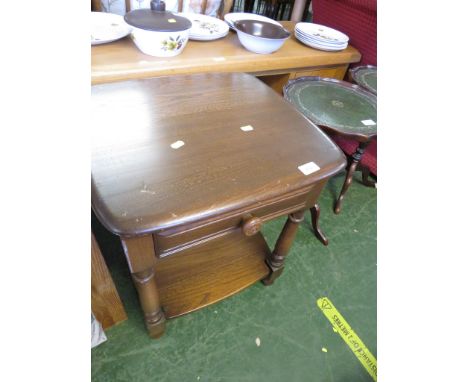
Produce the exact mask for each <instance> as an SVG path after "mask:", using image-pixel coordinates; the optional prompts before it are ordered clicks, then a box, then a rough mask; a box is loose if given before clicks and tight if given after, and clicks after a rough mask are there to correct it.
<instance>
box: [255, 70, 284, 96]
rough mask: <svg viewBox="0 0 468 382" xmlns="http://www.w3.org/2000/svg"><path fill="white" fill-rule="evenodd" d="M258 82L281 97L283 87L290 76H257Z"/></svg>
mask: <svg viewBox="0 0 468 382" xmlns="http://www.w3.org/2000/svg"><path fill="white" fill-rule="evenodd" d="M258 79H259V80H261V81H262V82H263V83H265V84H267V85H268V86H269V87H270V88H272V89H273V90H274V91H275V92H277V93H278V94H280V95H283V86H284V85H286V84H287V83H288V81H289V79H290V74H289V73H285V74H274V75H270V76H259V77H258Z"/></svg>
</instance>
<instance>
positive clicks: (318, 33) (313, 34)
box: [294, 23, 349, 52]
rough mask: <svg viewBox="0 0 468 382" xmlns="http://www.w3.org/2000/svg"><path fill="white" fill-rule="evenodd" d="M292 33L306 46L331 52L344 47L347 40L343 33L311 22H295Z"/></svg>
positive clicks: (346, 44)
mask: <svg viewBox="0 0 468 382" xmlns="http://www.w3.org/2000/svg"><path fill="white" fill-rule="evenodd" d="M294 35H295V36H296V38H297V39H298V40H299V41H300V42H302V43H303V44H306V45H307V46H310V47H312V48H315V49H320V50H327V51H331V52H334V51H338V50H343V49H346V47H347V46H348V41H349V37H348V36H346V35H345V34H344V33H341V32H339V31H337V30H336V29H332V28H329V27H326V26H324V25H320V24H313V23H297V24H296V27H295V28H294Z"/></svg>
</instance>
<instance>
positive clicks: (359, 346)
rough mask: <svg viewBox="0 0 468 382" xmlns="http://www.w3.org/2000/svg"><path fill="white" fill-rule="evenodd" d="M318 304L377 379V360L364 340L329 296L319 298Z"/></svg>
mask: <svg viewBox="0 0 468 382" xmlns="http://www.w3.org/2000/svg"><path fill="white" fill-rule="evenodd" d="M317 305H318V307H319V309H320V310H321V311H322V312H323V314H324V315H325V317H327V318H328V320H329V321H330V322H331V324H332V325H333V330H335V331H337V332H338V333H339V334H340V336H341V338H343V340H344V342H346V344H347V345H348V346H349V348H350V349H351V351H352V352H353V353H354V355H355V356H356V357H357V359H358V360H359V362H361V364H362V365H363V366H364V368H365V369H366V370H367V372H368V373H369V374H370V376H371V377H372V379H373V380H374V381H377V360H376V359H375V357H374V356H373V355H372V353H371V352H370V351H369V349H367V347H366V345H364V342H362V341H361V339H360V338H359V337H358V335H357V334H356V333H355V332H354V330H353V329H351V326H350V325H349V324H348V323H347V322H346V320H345V319H344V318H343V316H342V315H341V314H340V312H338V310H336V308H335V306H334V305H333V304H332V302H331V301H330V300H329V299H328V298H326V297H321V298H319V299H318V300H317Z"/></svg>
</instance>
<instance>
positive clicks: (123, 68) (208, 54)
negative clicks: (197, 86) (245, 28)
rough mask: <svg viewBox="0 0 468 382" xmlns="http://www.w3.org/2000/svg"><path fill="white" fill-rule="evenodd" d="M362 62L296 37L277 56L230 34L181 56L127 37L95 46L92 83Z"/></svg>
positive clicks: (354, 54) (349, 52)
mask: <svg viewBox="0 0 468 382" xmlns="http://www.w3.org/2000/svg"><path fill="white" fill-rule="evenodd" d="M282 23H283V25H284V26H285V27H286V29H288V30H290V31H293V29H294V25H295V23H293V22H290V21H283V22H282ZM360 59H361V55H360V53H359V52H358V51H357V50H356V49H355V48H353V47H352V46H348V47H347V48H346V49H345V50H343V51H339V52H325V51H321V50H317V49H312V48H310V47H308V46H306V45H304V44H302V43H300V42H299V41H298V40H297V39H296V38H295V37H294V36H291V38H290V39H288V40H287V41H286V42H285V44H284V45H283V46H282V47H281V49H280V50H278V51H277V52H275V53H273V54H256V53H252V52H249V51H247V50H246V49H245V48H244V47H243V46H242V45H241V44H240V42H239V39H238V37H237V35H236V33H234V32H232V31H231V32H229V34H228V35H227V36H226V37H224V38H222V39H219V40H215V41H208V42H207V41H189V43H188V44H187V46H186V48H185V49H184V51H183V52H182V53H181V54H180V55H178V56H175V57H170V58H167V57H166V58H160V57H152V56H148V55H146V54H144V53H142V52H140V51H139V50H138V48H137V47H136V46H135V44H134V43H133V41H132V40H131V39H130V37H127V38H124V39H121V40H119V41H115V42H112V43H110V44H102V45H95V46H92V47H91V80H92V83H93V84H98V83H105V82H115V81H122V80H127V79H135V78H148V77H156V76H167V75H175V74H193V73H214V72H218V73H219V72H245V73H265V72H268V71H282V72H283V73H288V72H289V73H290V72H296V71H298V70H299V69H301V68H311V67H317V66H337V65H348V64H349V63H352V62H358V61H359V60H360Z"/></svg>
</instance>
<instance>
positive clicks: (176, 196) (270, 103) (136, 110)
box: [92, 74, 345, 337]
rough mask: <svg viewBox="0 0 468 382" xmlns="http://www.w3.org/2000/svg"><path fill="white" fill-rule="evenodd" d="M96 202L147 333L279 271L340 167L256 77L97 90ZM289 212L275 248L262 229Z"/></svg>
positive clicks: (327, 146)
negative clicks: (121, 256) (118, 248)
mask: <svg viewBox="0 0 468 382" xmlns="http://www.w3.org/2000/svg"><path fill="white" fill-rule="evenodd" d="M92 133H93V148H92V205H93V209H94V211H95V213H96V215H97V216H98V218H99V219H100V220H101V222H102V223H103V224H104V225H105V226H106V227H107V229H109V230H110V231H111V232H113V233H115V234H117V235H119V236H120V238H121V242H122V246H123V249H124V252H125V255H126V258H127V262H128V266H129V268H130V272H131V274H132V278H133V281H134V284H135V286H136V289H137V291H138V295H139V298H140V303H141V307H142V310H143V312H144V315H145V321H146V325H147V328H148V330H149V333H150V335H151V336H152V337H159V336H160V335H161V334H162V333H163V332H164V328H165V320H166V319H167V318H171V317H177V316H180V315H182V314H185V313H188V312H192V311H194V310H196V309H199V308H201V307H204V306H207V305H209V304H212V303H214V302H216V301H219V300H221V299H223V298H225V297H228V296H230V295H232V294H234V293H236V292H239V291H240V290H242V289H244V288H246V287H247V286H249V285H251V284H253V283H255V282H256V281H259V280H263V282H264V283H265V284H267V285H268V284H271V283H272V282H273V281H274V280H275V279H276V278H277V277H278V276H279V275H280V274H281V272H282V271H283V266H284V260H285V257H286V255H287V253H288V251H289V248H290V247H291V245H292V242H293V239H294V236H295V233H296V230H297V228H298V223H299V222H300V221H301V220H302V219H303V215H304V211H306V210H307V208H310V207H311V206H313V205H314V204H315V203H316V200H317V198H318V196H319V194H320V191H321V190H322V188H323V186H324V185H325V183H326V182H327V180H328V178H330V177H331V176H333V175H334V174H336V173H337V172H338V171H340V170H341V169H342V168H344V166H345V158H344V155H343V154H342V153H341V151H340V150H339V149H338V148H337V146H336V145H335V144H334V143H333V142H332V141H331V140H330V139H329V138H328V137H327V136H326V135H324V134H323V133H322V132H321V131H320V129H318V128H317V127H316V126H315V125H314V124H312V123H311V122H309V121H308V120H307V119H305V118H304V117H302V115H301V114H300V113H298V112H297V111H296V110H295V109H294V108H293V107H292V106H291V105H289V104H288V103H287V102H286V101H285V100H283V99H282V97H280V96H279V95H277V94H276V93H275V92H274V91H273V90H272V89H270V88H269V87H268V86H266V85H265V84H263V83H262V82H261V81H260V80H258V79H256V78H255V77H254V76H251V75H247V74H207V75H193V76H174V77H159V78H152V79H144V80H132V81H125V82H117V83H110V84H103V85H95V86H93V88H92ZM282 215H287V216H289V217H288V219H287V221H286V224H285V226H284V228H283V230H282V232H281V234H280V236H279V239H278V241H277V243H276V246H275V248H274V250H273V252H270V249H269V248H268V246H267V244H266V242H265V240H264V238H263V236H262V234H261V232H260V228H261V225H262V223H263V222H266V221H268V220H271V219H274V218H276V217H279V216H282Z"/></svg>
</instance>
